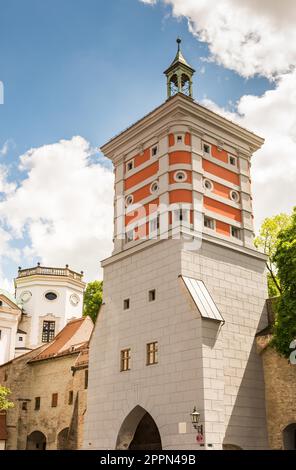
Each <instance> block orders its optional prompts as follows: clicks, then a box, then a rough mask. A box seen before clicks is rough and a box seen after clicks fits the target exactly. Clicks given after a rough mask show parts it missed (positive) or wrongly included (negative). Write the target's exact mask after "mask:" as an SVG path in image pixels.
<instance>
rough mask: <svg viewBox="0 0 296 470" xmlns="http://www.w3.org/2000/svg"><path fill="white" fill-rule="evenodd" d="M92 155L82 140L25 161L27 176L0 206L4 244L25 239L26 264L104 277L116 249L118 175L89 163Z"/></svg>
mask: <svg viewBox="0 0 296 470" xmlns="http://www.w3.org/2000/svg"><path fill="white" fill-rule="evenodd" d="M92 153H93V150H92V149H91V148H90V145H89V144H88V142H86V140H85V139H83V138H82V137H79V136H78V137H73V138H72V139H71V140H61V141H60V142H57V143H54V144H52V145H44V146H43V147H40V148H35V149H31V150H29V151H28V152H26V153H25V154H24V155H22V156H21V157H20V165H19V167H20V169H21V170H22V171H23V172H26V177H25V179H24V180H23V181H22V182H21V184H20V185H19V187H17V188H16V187H15V188H14V190H13V191H11V188H8V189H9V191H6V194H5V197H4V199H3V200H2V202H0V219H1V220H2V221H3V220H4V221H5V224H6V226H5V228H2V232H3V233H4V236H5V235H6V240H4V241H3V243H2V245H3V246H4V245H5V246H6V248H8V247H9V241H10V239H11V237H13V238H22V237H23V236H24V235H25V236H27V237H28V238H29V244H27V245H26V247H25V248H24V250H23V252H22V255H23V261H24V262H26V263H28V264H30V263H31V259H32V257H33V256H38V257H39V258H40V260H41V262H42V263H44V264H46V265H50V266H51V265H52V266H55V265H56V266H63V265H65V264H66V263H68V264H69V265H70V267H72V268H73V269H76V270H79V271H80V270H84V271H85V273H86V277H87V278H88V279H94V278H97V277H98V276H99V272H100V265H99V262H100V259H102V258H104V257H106V256H107V255H108V254H109V253H110V251H111V248H112V224H113V172H112V171H111V170H110V169H107V168H106V167H104V166H103V165H102V164H100V163H90V157H91V155H92ZM2 179H3V178H2ZM0 181H1V180H0ZM3 184H5V181H4V183H3ZM6 184H7V183H6ZM7 237H8V238H7ZM0 247H1V232H0Z"/></svg>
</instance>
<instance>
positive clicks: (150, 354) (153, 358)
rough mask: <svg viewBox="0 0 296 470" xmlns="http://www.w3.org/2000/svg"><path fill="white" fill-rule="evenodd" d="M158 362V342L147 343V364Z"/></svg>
mask: <svg viewBox="0 0 296 470" xmlns="http://www.w3.org/2000/svg"><path fill="white" fill-rule="evenodd" d="M157 363H158V342H157V341H154V342H153V343H148V344H147V366H151V365H152V364H157Z"/></svg>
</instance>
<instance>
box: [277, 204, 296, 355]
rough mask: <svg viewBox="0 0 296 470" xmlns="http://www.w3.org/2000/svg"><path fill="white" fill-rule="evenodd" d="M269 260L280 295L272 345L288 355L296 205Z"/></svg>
mask: <svg viewBox="0 0 296 470" xmlns="http://www.w3.org/2000/svg"><path fill="white" fill-rule="evenodd" d="M271 262H272V263H274V264H275V265H276V267H277V276H278V279H279V283H280V286H281V296H280V298H279V300H278V302H277V315H276V321H275V326H274V336H273V345H274V346H275V348H276V349H277V351H278V352H279V353H280V354H282V355H284V356H286V357H288V356H289V355H290V353H291V350H290V343H291V342H292V340H294V339H295V338H296V207H295V208H294V211H293V214H292V217H291V219H290V223H289V225H288V226H286V227H285V228H283V229H282V230H281V231H280V232H279V234H278V239H277V243H276V248H275V251H274V254H273V256H272V259H271Z"/></svg>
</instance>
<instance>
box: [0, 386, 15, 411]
mask: <svg viewBox="0 0 296 470" xmlns="http://www.w3.org/2000/svg"><path fill="white" fill-rule="evenodd" d="M10 394H11V391H10V390H9V388H6V387H3V386H2V385H0V411H3V410H8V409H9V408H13V407H14V404H13V403H12V401H9V400H8V398H7V397H8V395H10Z"/></svg>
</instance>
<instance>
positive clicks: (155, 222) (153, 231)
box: [149, 215, 159, 236]
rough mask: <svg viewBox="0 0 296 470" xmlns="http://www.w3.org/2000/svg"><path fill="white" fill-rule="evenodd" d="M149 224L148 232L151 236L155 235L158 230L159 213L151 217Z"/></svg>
mask: <svg viewBox="0 0 296 470" xmlns="http://www.w3.org/2000/svg"><path fill="white" fill-rule="evenodd" d="M149 224H150V225H149V234H150V235H151V236H153V235H157V231H158V230H159V215H158V216H157V217H153V219H151V220H150V223H149Z"/></svg>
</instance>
